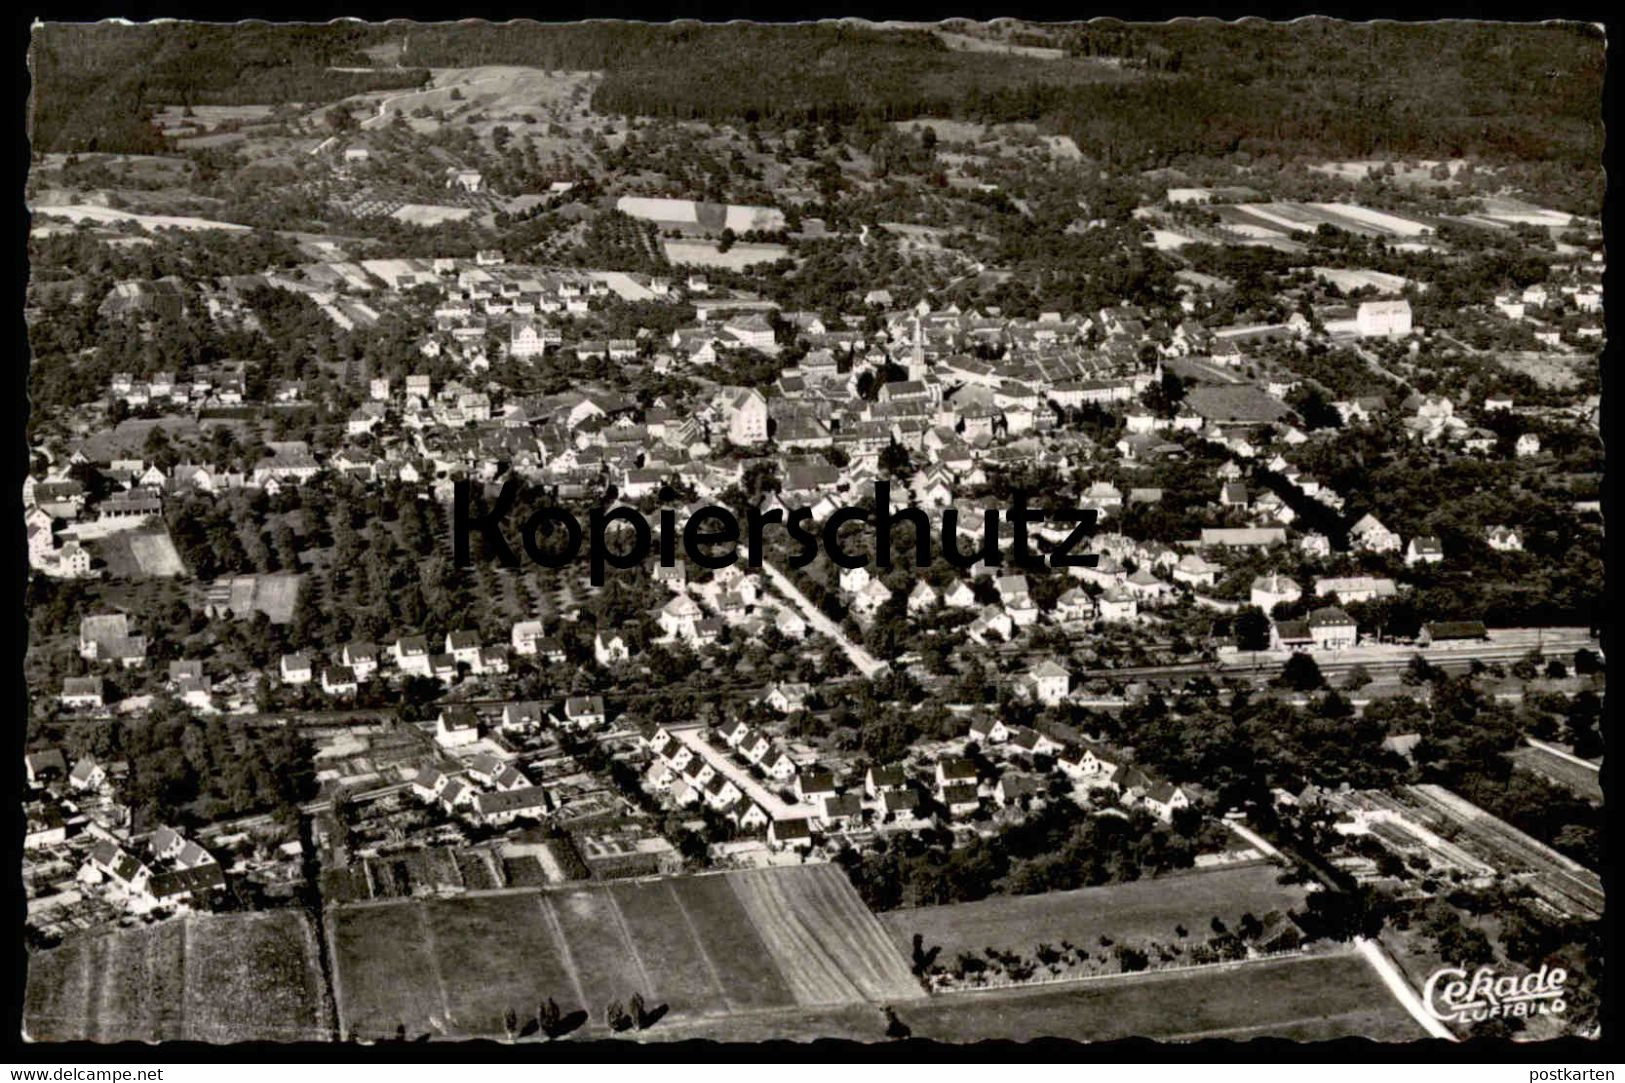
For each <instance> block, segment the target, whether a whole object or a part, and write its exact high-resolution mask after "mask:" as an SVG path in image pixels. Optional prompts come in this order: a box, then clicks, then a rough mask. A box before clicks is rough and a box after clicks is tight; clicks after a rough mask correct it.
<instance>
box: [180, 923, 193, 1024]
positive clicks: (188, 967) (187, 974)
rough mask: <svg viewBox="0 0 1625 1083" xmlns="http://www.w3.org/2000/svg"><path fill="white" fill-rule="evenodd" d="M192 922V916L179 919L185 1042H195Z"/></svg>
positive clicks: (182, 1018)
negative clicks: (183, 984)
mask: <svg viewBox="0 0 1625 1083" xmlns="http://www.w3.org/2000/svg"><path fill="white" fill-rule="evenodd" d="M192 921H193V915H191V914H186V915H184V916H183V917H182V918H181V980H182V981H184V982H185V983H186V990H185V992H183V993H182V994H181V1035H182V1037H183V1038H184V1039H185V1040H186V1041H196V1040H197V1038H196V1036H195V1035H194V1034H193V1033H192V1009H191V1004H190V1001H191V999H192V997H191V991H192V990H193V989H194V988H196V986H195V985H193V983H192V971H193V969H194V964H193V961H192V959H193V951H192Z"/></svg>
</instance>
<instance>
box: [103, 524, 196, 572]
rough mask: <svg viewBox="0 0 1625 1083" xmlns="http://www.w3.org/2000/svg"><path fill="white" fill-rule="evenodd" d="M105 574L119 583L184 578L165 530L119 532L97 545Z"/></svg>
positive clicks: (182, 569) (181, 564) (181, 565)
mask: <svg viewBox="0 0 1625 1083" xmlns="http://www.w3.org/2000/svg"><path fill="white" fill-rule="evenodd" d="M96 547H97V548H98V549H99V550H100V553H101V557H102V559H103V560H105V561H106V562H107V571H108V574H109V575H112V576H114V577H116V578H119V579H149V578H152V577H153V576H162V577H174V576H177V575H185V574H186V565H185V564H184V563H183V562H182V561H181V555H180V553H178V552H176V551H175V543H174V542H173V541H172V540H170V537H169V532H168V531H167V530H159V531H156V532H153V531H142V530H121V531H119V532H118V533H117V534H109V535H108V536H107V537H105V538H102V539H100V540H99V541H98V542H97V543H96Z"/></svg>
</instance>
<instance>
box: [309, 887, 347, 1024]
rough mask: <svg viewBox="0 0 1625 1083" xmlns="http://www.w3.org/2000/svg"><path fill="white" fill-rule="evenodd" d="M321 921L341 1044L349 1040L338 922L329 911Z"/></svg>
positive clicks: (323, 915)
mask: <svg viewBox="0 0 1625 1083" xmlns="http://www.w3.org/2000/svg"><path fill="white" fill-rule="evenodd" d="M322 921H324V922H326V923H327V945H328V951H330V952H331V953H332V960H331V965H330V966H329V967H328V972H329V973H330V974H331V975H332V984H333V989H332V994H333V1022H334V1023H335V1024H337V1031H338V1040H339V1041H341V1042H342V1041H346V1040H348V1038H349V1024H347V1023H346V1022H345V1019H344V973H343V970H342V969H341V968H340V967H339V948H338V938H337V931H338V922H337V921H336V920H335V918H334V916H333V911H332V910H331V909H329V910H327V911H326V912H325V913H323V914H322ZM320 966H321V964H320V963H319V962H318V963H317V967H318V968H320Z"/></svg>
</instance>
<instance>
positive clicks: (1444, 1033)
mask: <svg viewBox="0 0 1625 1083" xmlns="http://www.w3.org/2000/svg"><path fill="white" fill-rule="evenodd" d="M1354 950H1355V951H1357V952H1359V953H1360V957H1361V958H1363V959H1364V960H1365V961H1366V962H1367V963H1368V964H1370V966H1371V969H1372V970H1375V971H1376V972H1377V976H1378V977H1379V978H1381V979H1382V983H1383V984H1384V985H1386V986H1387V987H1388V991H1389V992H1390V993H1392V994H1393V997H1394V999H1395V1000H1397V1001H1399V1003H1400V1006H1401V1007H1403V1008H1404V1009H1405V1010H1406V1011H1407V1012H1409V1013H1410V1014H1411V1018H1412V1019H1415V1020H1416V1021H1417V1023H1419V1024H1421V1027H1422V1029H1423V1030H1425V1031H1427V1032H1428V1034H1429V1035H1430V1036H1432V1037H1434V1038H1443V1039H1445V1040H1446V1041H1451V1042H1458V1041H1460V1040H1461V1039H1460V1038H1457V1037H1456V1036H1455V1035H1454V1034H1453V1033H1451V1032H1450V1029H1449V1028H1448V1027H1446V1026H1445V1025H1444V1024H1443V1023H1441V1022H1439V1021H1438V1020H1437V1019H1435V1018H1433V1016H1432V1015H1431V1014H1429V1013H1428V1010H1427V1007H1426V1005H1424V1004H1423V1003H1422V1000H1421V998H1420V997H1418V996H1417V995H1416V992H1415V990H1413V989H1412V988H1411V983H1410V982H1408V981H1406V980H1405V975H1404V974H1402V973H1400V970H1399V967H1397V966H1395V965H1394V961H1393V960H1392V959H1390V958H1388V953H1387V952H1385V951H1384V950H1383V949H1382V946H1381V945H1380V944H1378V943H1377V942H1376V941H1375V940H1367V939H1366V938H1365V937H1363V936H1357V937H1355V938H1354Z"/></svg>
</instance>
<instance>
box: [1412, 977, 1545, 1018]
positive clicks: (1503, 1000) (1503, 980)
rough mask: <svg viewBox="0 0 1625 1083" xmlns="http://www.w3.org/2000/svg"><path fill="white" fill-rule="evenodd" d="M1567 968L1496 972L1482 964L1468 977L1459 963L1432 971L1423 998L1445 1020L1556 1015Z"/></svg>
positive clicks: (1428, 1006)
mask: <svg viewBox="0 0 1625 1083" xmlns="http://www.w3.org/2000/svg"><path fill="white" fill-rule="evenodd" d="M1568 977H1569V974H1568V971H1566V970H1564V969H1563V968H1562V967H1560V966H1554V967H1546V966H1542V967H1541V968H1540V969H1539V970H1534V971H1531V972H1530V973H1528V974H1525V975H1524V976H1523V977H1521V978H1520V977H1518V976H1516V975H1513V974H1498V973H1497V972H1496V970H1495V968H1494V967H1491V966H1481V967H1479V968H1478V969H1477V970H1476V971H1474V972H1473V975H1472V977H1471V978H1469V977H1468V976H1467V971H1466V970H1464V969H1463V968H1461V967H1456V966H1447V967H1443V968H1441V969H1439V970H1436V971H1434V972H1433V974H1432V976H1431V977H1429V978H1428V980H1427V984H1426V985H1424V986H1423V987H1422V1002H1423V1003H1424V1004H1426V1005H1427V1010H1428V1013H1429V1014H1430V1015H1432V1016H1433V1017H1434V1018H1435V1019H1438V1020H1441V1021H1443V1022H1446V1023H1482V1022H1483V1021H1484V1020H1486V1019H1508V1018H1523V1017H1527V1016H1531V1015H1557V1014H1559V1013H1561V1012H1562V1011H1563V1010H1564V1009H1565V1008H1566V1007H1567V1006H1568V1005H1567V1003H1566V1002H1565V1001H1564V999H1563V993H1564V985H1565V983H1566V982H1567V981H1568Z"/></svg>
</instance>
